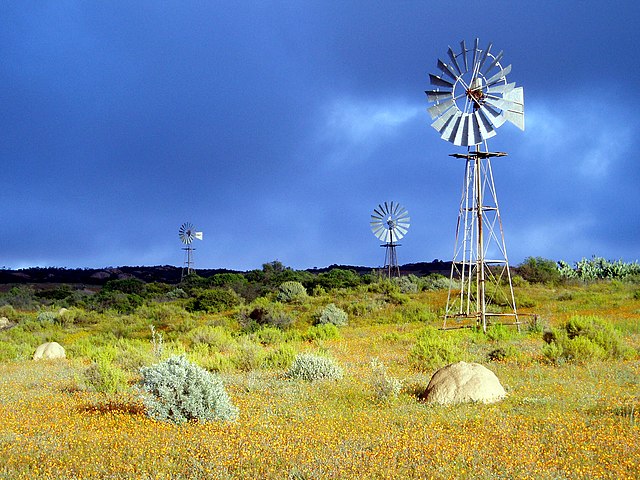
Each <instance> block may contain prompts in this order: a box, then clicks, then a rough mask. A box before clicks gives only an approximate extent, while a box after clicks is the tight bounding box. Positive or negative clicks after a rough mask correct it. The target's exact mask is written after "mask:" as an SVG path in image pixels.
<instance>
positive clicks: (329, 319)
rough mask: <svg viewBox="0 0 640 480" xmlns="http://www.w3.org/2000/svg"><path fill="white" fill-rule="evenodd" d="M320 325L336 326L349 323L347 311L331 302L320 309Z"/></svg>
mask: <svg viewBox="0 0 640 480" xmlns="http://www.w3.org/2000/svg"><path fill="white" fill-rule="evenodd" d="M318 323H319V324H320V325H326V324H329V323H330V324H331V325H335V326H336V327H343V326H345V325H346V324H347V323H348V316H347V312H345V311H344V310H342V309H341V308H340V307H337V306H336V304H335V303H330V304H329V305H327V306H326V307H324V308H323V309H322V311H320V314H319V315H318Z"/></svg>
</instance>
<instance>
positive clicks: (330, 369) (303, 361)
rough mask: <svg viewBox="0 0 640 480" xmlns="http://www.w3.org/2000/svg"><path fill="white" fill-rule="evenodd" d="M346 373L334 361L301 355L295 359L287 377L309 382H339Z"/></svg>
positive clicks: (305, 354) (307, 354)
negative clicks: (324, 380)
mask: <svg viewBox="0 0 640 480" xmlns="http://www.w3.org/2000/svg"><path fill="white" fill-rule="evenodd" d="M343 374H344V372H343V370H342V368H341V367H340V366H338V365H337V364H336V363H335V362H334V361H333V360H332V359H330V358H327V357H321V356H318V355H314V354H312V353H299V354H298V355H296V357H295V358H294V359H293V362H292V363H291V366H290V367H289V370H287V373H286V376H287V377H288V378H293V379H299V380H307V381H309V382H312V381H314V380H323V379H327V380H337V379H340V378H342V376H343Z"/></svg>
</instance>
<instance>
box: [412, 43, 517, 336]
mask: <svg viewBox="0 0 640 480" xmlns="http://www.w3.org/2000/svg"><path fill="white" fill-rule="evenodd" d="M491 47H492V44H491V43H489V45H488V46H487V47H486V48H481V47H480V45H479V41H478V39H477V38H476V40H475V42H474V45H473V46H472V47H470V48H467V46H466V44H465V42H464V40H463V41H462V42H460V52H459V53H456V52H455V51H454V50H453V49H452V48H451V47H449V50H448V52H447V55H448V59H446V62H444V61H442V60H440V59H438V62H437V68H438V69H439V70H440V73H439V75H434V74H430V75H429V79H430V82H431V85H433V86H434V87H436V88H435V89H434V90H429V91H427V92H425V93H426V94H427V98H428V100H429V102H433V105H432V106H431V107H430V108H429V109H428V112H429V114H430V115H431V118H432V120H434V121H433V123H432V124H431V126H432V127H433V128H434V129H436V130H437V131H438V133H439V134H440V136H441V138H442V139H444V140H447V141H448V142H451V143H453V144H454V145H458V146H465V147H467V151H466V153H454V154H452V155H451V156H453V157H456V158H461V159H465V179H464V183H463V186H462V199H461V201H460V210H459V213H458V227H457V229H456V245H455V248H454V255H453V262H452V267H451V283H450V288H449V297H448V300H447V309H446V313H445V317H444V327H445V328H447V319H449V318H455V319H458V320H460V319H462V318H465V317H470V318H475V320H476V325H477V326H481V327H482V329H483V330H484V331H486V329H487V322H488V320H487V318H489V317H490V318H493V319H500V318H509V317H513V318H514V323H515V324H516V325H518V328H519V325H520V323H519V321H518V313H517V310H516V303H515V297H514V295H513V285H512V283H511V273H510V271H509V261H508V260H507V249H506V245H505V241H504V234H503V231H502V220H501V219H500V211H499V210H498V198H497V196H496V189H495V185H494V182H493V172H492V170H491V158H493V157H503V156H505V155H506V153H504V152H490V151H489V149H488V147H487V139H488V138H491V137H493V136H494V135H495V134H496V129H497V128H498V127H500V126H501V125H502V124H503V123H505V122H507V121H508V122H510V123H512V124H514V125H515V126H516V127H518V128H520V129H522V130H524V95H523V91H522V87H516V86H515V83H508V82H507V75H508V74H509V73H510V72H511V65H509V66H507V67H503V66H502V64H501V63H500V62H501V61H502V52H500V53H497V54H494V53H493V52H492V51H491ZM454 280H455V281H454ZM457 281H459V282H460V284H459V285H457V284H456V282H457ZM454 285H455V288H454ZM458 290H459V291H458Z"/></svg>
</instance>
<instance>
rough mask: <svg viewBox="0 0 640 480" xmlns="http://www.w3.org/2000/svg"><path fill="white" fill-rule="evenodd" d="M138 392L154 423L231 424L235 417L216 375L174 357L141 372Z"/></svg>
mask: <svg viewBox="0 0 640 480" xmlns="http://www.w3.org/2000/svg"><path fill="white" fill-rule="evenodd" d="M140 373H141V375H142V379H141V380H140V383H139V384H138V389H139V391H140V392H141V394H142V401H143V403H144V406H145V409H146V412H147V415H148V416H149V417H151V418H153V419H155V420H161V421H171V422H174V423H184V422H187V421H189V420H197V421H200V422H207V421H211V420H233V419H235V418H237V416H238V409H237V407H235V406H234V405H233V404H232V402H231V399H230V398H229V395H228V394H227V392H226V390H225V388H224V385H223V383H222V380H221V379H220V377H218V376H217V375H216V374H213V373H209V372H207V371H206V370H205V369H203V368H201V367H199V366H198V365H195V364H193V363H191V362H189V361H188V360H187V359H186V358H185V357H184V355H175V356H173V357H170V358H168V359H166V360H164V361H162V362H160V363H157V364H155V365H152V366H150V367H143V368H141V369H140Z"/></svg>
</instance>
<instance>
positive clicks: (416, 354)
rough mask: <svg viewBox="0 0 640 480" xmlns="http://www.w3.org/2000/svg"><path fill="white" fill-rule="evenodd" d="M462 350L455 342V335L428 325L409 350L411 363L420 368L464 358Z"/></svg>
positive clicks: (439, 365)
mask: <svg viewBox="0 0 640 480" xmlns="http://www.w3.org/2000/svg"><path fill="white" fill-rule="evenodd" d="M462 356H463V355H462V351H461V349H460V348H459V347H458V345H456V344H455V343H454V336H453V335H452V333H450V332H447V333H444V334H442V333H441V332H438V331H437V330H436V329H435V328H433V327H426V328H425V329H424V330H423V331H422V332H421V333H420V334H419V335H418V339H417V342H416V344H415V345H414V346H413V348H412V349H411V352H409V363H410V364H411V365H412V366H413V367H414V368H416V369H418V370H423V371H426V370H430V369H432V368H437V367H442V366H444V365H447V364H449V363H453V362H457V361H459V360H462Z"/></svg>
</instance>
